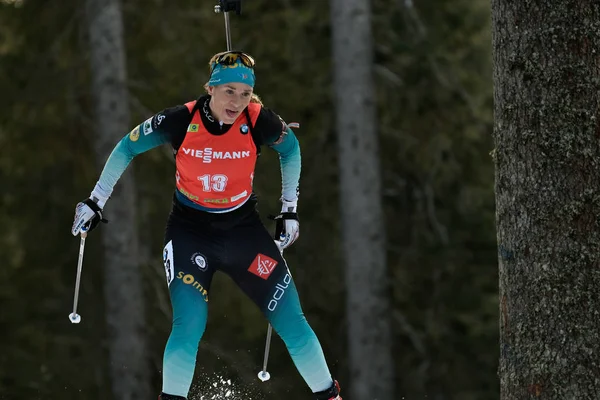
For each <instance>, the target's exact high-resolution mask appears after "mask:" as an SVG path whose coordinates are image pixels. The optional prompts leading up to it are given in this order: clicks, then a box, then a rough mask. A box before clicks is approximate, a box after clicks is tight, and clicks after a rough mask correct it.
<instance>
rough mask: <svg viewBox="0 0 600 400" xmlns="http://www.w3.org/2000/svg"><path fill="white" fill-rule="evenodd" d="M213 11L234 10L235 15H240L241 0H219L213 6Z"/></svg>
mask: <svg viewBox="0 0 600 400" xmlns="http://www.w3.org/2000/svg"><path fill="white" fill-rule="evenodd" d="M215 11H216V12H230V11H235V13H236V14H237V15H240V14H241V13H242V0H219V4H218V5H217V6H216V7H215Z"/></svg>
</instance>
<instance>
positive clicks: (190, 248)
mask: <svg viewBox="0 0 600 400" xmlns="http://www.w3.org/2000/svg"><path fill="white" fill-rule="evenodd" d="M165 243H166V244H165V247H164V251H163V260H164V264H165V272H166V274H167V282H168V285H169V293H170V298H171V306H172V309H173V326H172V329H171V334H170V336H169V339H168V341H167V344H166V347H165V353H164V358H163V389H162V390H163V398H168V397H167V396H165V395H164V394H168V395H174V396H181V397H184V398H185V397H187V395H188V391H189V389H190V385H191V383H192V379H193V376H194V368H195V366H196V354H197V352H198V344H199V342H200V339H201V338H202V335H203V334H204V330H205V328H206V320H207V316H208V290H209V287H210V283H211V281H212V276H213V274H214V271H215V268H216V264H218V257H217V255H216V252H217V249H215V244H214V242H213V240H210V239H208V238H205V237H203V235H202V233H201V232H194V231H192V230H190V229H189V227H188V226H186V224H185V223H183V222H180V221H177V220H176V219H174V218H173V217H171V218H170V221H169V226H168V227H167V232H166V235H165Z"/></svg>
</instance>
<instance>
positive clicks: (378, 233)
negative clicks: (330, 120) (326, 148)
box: [331, 0, 396, 400]
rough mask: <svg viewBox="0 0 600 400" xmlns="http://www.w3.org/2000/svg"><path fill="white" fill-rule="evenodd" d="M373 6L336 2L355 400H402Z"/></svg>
mask: <svg viewBox="0 0 600 400" xmlns="http://www.w3.org/2000/svg"><path fill="white" fill-rule="evenodd" d="M370 13H371V9H370V3H369V0H332V1H331V18H332V27H333V60H334V64H333V69H334V71H333V72H334V77H335V82H334V84H335V104H336V106H337V115H336V121H337V131H338V150H339V167H340V207H341V214H342V215H341V216H342V235H343V237H342V240H343V249H344V260H345V265H346V276H345V279H346V290H347V294H346V295H347V301H346V312H347V317H348V324H349V333H348V335H349V337H348V343H349V360H350V365H349V366H348V367H349V370H350V380H349V381H348V384H349V385H350V390H349V391H350V396H349V397H350V398H352V399H365V400H366V399H369V400H396V398H395V397H394V368H393V359H392V339H391V332H390V325H391V324H390V320H391V316H390V298H389V291H388V280H389V277H388V275H387V269H386V253H385V252H386V249H385V227H384V221H383V209H382V190H381V173H380V166H379V145H378V137H377V131H376V125H377V121H376V112H375V93H374V92H375V91H374V85H375V82H374V77H373V44H372V36H371V15H370Z"/></svg>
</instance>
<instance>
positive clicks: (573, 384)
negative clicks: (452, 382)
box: [492, 0, 600, 400]
mask: <svg viewBox="0 0 600 400" xmlns="http://www.w3.org/2000/svg"><path fill="white" fill-rule="evenodd" d="M492 17H493V35H494V38H493V50H494V65H495V71H494V86H495V93H494V100H495V127H494V138H495V144H496V149H495V152H494V156H495V163H496V206H497V211H496V221H497V238H498V249H499V267H500V313H501V321H500V324H501V326H500V346H501V347H500V350H501V354H500V369H499V373H500V383H501V399H503V400H518V399H532V398H539V399H544V400H553V399H556V400H558V399H561V400H571V399H573V400H574V399H577V400H584V399H590V400H591V399H598V398H600V361H599V358H598V354H600V340H599V336H598V334H599V332H600V226H599V221H600V220H599V219H598V218H599V216H600V144H599V140H600V94H599V93H600V52H599V49H600V25H599V23H598V21H600V3H598V2H597V1H592V0H583V1H582V0H546V1H533V0H521V1H509V0H492Z"/></svg>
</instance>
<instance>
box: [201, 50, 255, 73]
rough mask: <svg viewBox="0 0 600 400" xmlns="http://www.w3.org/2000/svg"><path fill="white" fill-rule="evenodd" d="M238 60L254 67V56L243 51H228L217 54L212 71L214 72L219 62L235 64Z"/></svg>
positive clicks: (249, 66)
mask: <svg viewBox="0 0 600 400" xmlns="http://www.w3.org/2000/svg"><path fill="white" fill-rule="evenodd" d="M238 61H240V62H241V63H242V64H243V65H244V66H246V67H248V68H254V64H255V63H254V58H252V57H251V56H250V55H248V54H246V53H244V52H241V51H227V52H225V53H221V54H219V55H218V56H216V58H215V60H214V61H213V63H212V65H211V67H210V71H211V72H212V70H213V69H214V68H215V66H216V65H217V64H221V65H234V64H235V63H237V62H238Z"/></svg>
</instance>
